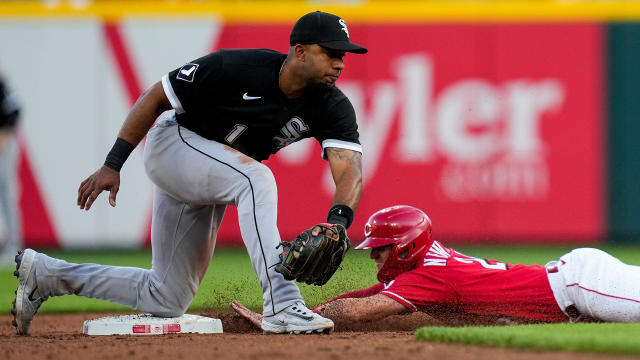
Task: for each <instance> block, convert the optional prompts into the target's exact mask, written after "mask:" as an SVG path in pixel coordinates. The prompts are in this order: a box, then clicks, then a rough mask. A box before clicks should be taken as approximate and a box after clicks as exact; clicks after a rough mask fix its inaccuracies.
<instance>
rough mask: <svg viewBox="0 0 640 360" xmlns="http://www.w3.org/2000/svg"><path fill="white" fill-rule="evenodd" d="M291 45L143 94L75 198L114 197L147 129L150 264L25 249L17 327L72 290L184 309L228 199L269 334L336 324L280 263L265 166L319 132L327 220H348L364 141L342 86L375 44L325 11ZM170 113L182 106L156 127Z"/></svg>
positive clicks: (219, 62)
mask: <svg viewBox="0 0 640 360" xmlns="http://www.w3.org/2000/svg"><path fill="white" fill-rule="evenodd" d="M290 45H291V47H290V48H289V53H288V54H281V53H278V52H276V51H272V50H265V49H260V50H220V51H217V52H214V53H212V54H209V55H206V56H204V57H202V58H199V59H197V60H194V61H191V62H189V63H187V64H185V65H183V66H182V67H180V68H179V69H176V70H174V71H171V72H170V73H168V74H167V75H165V76H164V77H163V78H162V80H161V81H159V82H157V83H156V84H155V85H153V86H152V87H151V88H150V89H148V90H147V91H146V92H145V93H144V94H143V95H142V96H141V97H140V98H139V99H138V101H137V102H136V104H135V105H134V106H133V108H132V109H131V111H130V113H129V115H128V116H127V118H126V121H125V123H124V125H123V126H122V128H121V130H120V133H119V135H118V138H117V140H116V142H115V144H114V146H113V148H112V150H111V151H110V152H109V154H108V156H107V159H106V161H105V164H104V166H102V167H101V168H100V169H99V170H98V171H96V172H95V173H94V174H93V175H91V176H89V177H88V178H87V179H86V180H85V181H83V182H82V184H81V185H80V188H79V189H78V205H79V207H80V208H81V209H86V210H89V209H90V207H91V205H92V204H93V202H94V201H95V200H96V198H97V197H98V195H99V194H100V193H101V192H102V191H103V190H108V191H109V192H110V195H109V203H110V204H111V205H112V206H115V205H116V194H117V192H118V187H119V185H120V174H119V171H120V168H121V167H122V165H123V163H124V162H125V160H126V159H127V157H128V156H129V154H130V153H131V152H132V150H133V149H134V148H135V146H136V145H137V144H138V143H139V142H140V141H141V140H142V138H143V137H144V136H145V135H147V142H146V146H145V151H144V163H145V168H146V171H147V174H148V175H149V177H150V178H151V180H152V181H153V183H154V200H153V220H152V229H151V243H152V250H153V263H152V268H151V270H146V269H138V268H125V267H111V266H101V265H93V264H70V263H67V262H65V261H62V260H58V259H53V258H51V257H48V256H46V255H44V254H41V253H36V252H35V251H33V250H30V249H27V250H25V251H24V252H23V253H21V254H20V255H19V256H17V257H16V262H17V263H18V271H17V272H18V276H19V286H18V292H17V297H16V304H15V307H14V309H13V312H14V314H15V323H16V324H15V326H16V327H17V330H18V333H27V331H28V328H29V325H30V324H31V320H32V318H33V316H34V315H35V313H36V311H37V308H38V307H39V306H40V304H41V303H42V302H43V301H45V300H46V299H47V298H48V297H49V296H57V295H64V294H77V295H82V296H87V297H92V298H100V299H105V300H109V301H113V302H116V303H120V304H124V305H127V306H129V307H131V308H134V309H138V310H141V311H144V312H148V313H151V314H154V315H156V316H163V317H174V316H180V315H182V314H184V312H185V311H186V309H187V308H188V306H189V304H190V303H191V301H192V299H193V297H194V295H195V293H196V291H197V290H198V287H199V285H200V282H201V281H202V278H203V276H204V274H205V273H206V270H207V267H208V266H209V262H210V260H211V256H212V254H213V249H214V247H215V239H216V232H217V230H218V227H219V226H220V223H221V221H222V217H223V215H224V212H225V209H226V206H227V205H236V206H237V207H238V217H239V223H240V230H241V233H242V237H243V241H244V243H245V245H246V247H247V250H248V252H249V256H250V258H251V263H252V265H253V268H254V270H255V272H256V274H257V275H258V277H259V278H260V284H261V286H262V290H263V298H264V305H263V315H264V321H263V323H262V328H263V330H264V331H265V332H272V333H282V332H294V333H308V332H322V331H325V332H326V331H331V330H332V329H333V322H332V321H331V320H330V319H326V318H323V317H321V316H320V315H318V314H315V313H314V312H312V311H310V310H309V309H308V308H307V307H306V305H305V304H304V302H303V300H302V297H301V296H300V291H299V290H298V287H297V286H296V284H295V283H294V282H292V281H287V280H285V279H284V278H283V276H282V275H281V274H280V273H278V272H276V271H275V269H274V267H273V266H272V265H274V264H275V263H277V262H278V251H277V250H276V246H277V245H278V244H279V242H280V235H279V233H278V229H277V225H276V218H277V190H276V183H275V180H274V177H273V174H272V173H271V171H270V170H269V168H267V167H266V166H265V165H263V164H262V163H261V162H260V161H262V160H264V159H267V158H268V157H269V156H270V155H271V154H274V153H275V152H277V151H278V150H279V149H281V148H283V147H284V146H286V145H289V144H291V143H293V142H295V141H298V140H300V139H303V138H307V137H314V138H316V139H317V140H318V141H319V142H320V143H321V144H322V156H323V158H324V159H326V160H328V162H329V166H330V168H331V172H332V175H333V179H334V180H335V184H336V191H335V195H334V198H333V203H332V206H331V208H330V210H329V214H328V216H327V222H328V223H331V224H339V225H342V226H344V227H345V228H348V227H349V225H350V224H351V222H352V220H353V212H354V211H355V209H356V208H357V206H358V202H359V201H360V196H361V192H362V174H361V152H362V147H361V145H360V143H359V140H358V131H357V125H356V119H355V112H354V109H353V107H352V105H351V103H350V102H349V99H347V97H346V96H345V95H344V94H343V93H342V92H341V91H340V90H339V89H338V88H336V87H335V82H336V80H338V78H339V77H340V74H341V73H342V71H343V69H344V63H343V61H342V58H343V56H344V55H345V53H346V52H353V53H361V54H362V53H366V51H367V50H366V49H365V48H363V47H361V46H359V45H356V44H354V43H352V42H350V41H349V30H348V29H347V25H346V23H345V22H344V20H342V19H340V18H339V17H337V16H335V15H332V14H328V13H324V12H313V13H309V14H306V15H304V16H303V17H301V18H300V19H299V20H298V22H297V23H296V24H295V26H294V27H293V30H292V31H291V37H290ZM166 110H175V111H174V113H175V114H173V113H172V114H171V115H170V116H166V117H164V118H161V119H160V120H159V121H158V123H157V125H156V126H154V127H153V128H152V129H151V130H149V129H150V128H151V126H152V124H153V123H154V121H155V120H156V118H158V116H160V115H161V114H162V113H163V112H165V111H166ZM336 226H337V225H336ZM316 231H319V228H318V230H316Z"/></svg>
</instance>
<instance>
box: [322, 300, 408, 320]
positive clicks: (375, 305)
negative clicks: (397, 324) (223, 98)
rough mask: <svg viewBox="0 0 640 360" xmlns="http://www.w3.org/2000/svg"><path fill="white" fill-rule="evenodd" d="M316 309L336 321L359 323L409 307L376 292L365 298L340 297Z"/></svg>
mask: <svg viewBox="0 0 640 360" xmlns="http://www.w3.org/2000/svg"><path fill="white" fill-rule="evenodd" d="M315 310H317V311H318V312H319V313H320V315H322V316H324V317H327V318H329V319H333V320H334V321H338V322H345V323H359V322H366V321H375V320H380V319H384V318H386V317H387V316H391V315H397V314H401V313H404V312H406V311H407V308H406V307H405V306H404V305H402V304H400V303H399V302H397V301H395V300H393V299H391V298H389V297H387V296H384V295H382V294H376V295H373V296H369V297H364V298H345V299H338V300H335V301H331V302H329V303H327V304H324V305H320V306H318V307H316V309H315Z"/></svg>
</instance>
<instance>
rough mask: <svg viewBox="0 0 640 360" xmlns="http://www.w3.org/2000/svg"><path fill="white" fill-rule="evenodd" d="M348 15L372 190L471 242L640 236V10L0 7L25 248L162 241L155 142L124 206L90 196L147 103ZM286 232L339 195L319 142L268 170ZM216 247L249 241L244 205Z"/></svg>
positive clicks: (348, 5) (186, 4) (289, 151)
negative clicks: (153, 174) (304, 18)
mask: <svg viewBox="0 0 640 360" xmlns="http://www.w3.org/2000/svg"><path fill="white" fill-rule="evenodd" d="M314 10H323V11H328V12H332V13H335V14H338V15H339V16H341V17H343V18H344V19H345V20H346V22H347V24H348V25H349V34H350V35H351V39H352V40H353V41H354V42H356V43H359V44H362V45H364V46H366V47H368V48H369V53H368V54H367V55H364V56H358V55H351V54H349V55H347V56H346V58H345V63H346V70H345V72H344V73H343V76H342V78H341V80H339V82H338V86H339V87H340V88H341V89H342V90H343V91H344V92H345V93H346V94H347V95H348V96H349V98H350V99H351V102H352V103H353V104H354V107H355V109H356V112H357V115H358V122H359V126H360V134H361V142H362V144H363V146H364V151H365V153H364V156H363V169H364V176H365V179H364V181H365V184H364V194H363V198H362V201H361V205H360V208H359V209H358V211H357V213H356V218H355V222H354V225H353V227H352V228H351V230H350V234H351V236H352V238H353V240H354V242H359V241H360V240H361V238H362V234H361V229H362V227H363V225H364V223H365V222H366V220H367V217H368V216H369V215H370V214H371V213H372V212H373V211H375V210H377V209H379V208H382V207H386V206H390V205H394V204H408V205H414V206H417V207H420V208H422V209H424V210H425V211H426V212H427V213H428V214H429V215H430V216H431V218H432V220H433V222H434V224H435V226H434V229H435V230H434V231H435V236H436V238H438V239H447V240H449V241H453V242H459V243H596V242H600V241H627V242H629V241H631V242H635V241H640V240H638V239H639V237H638V235H639V234H640V189H639V187H638V185H637V181H638V180H637V179H639V178H640V161H639V157H640V145H639V143H638V141H637V138H638V136H639V135H640V104H639V101H638V94H639V93H640V85H639V83H640V70H638V69H639V65H638V64H640V36H639V35H640V22H636V21H637V20H638V21H640V2H621V1H606V2H599V1H589V2H579V1H576V2H573V1H571V2H565V1H563V2H554V1H500V2H494V1H479V2H467V1H435V2H434V1H393V2H391V1H342V2H324V1H313V2H304V1H277V2H274V1H120V2H118V1H106V0H103V1H42V2H37V1H20V2H11V1H4V2H0V72H2V73H3V74H4V75H5V77H6V78H7V79H8V80H9V83H10V84H11V85H12V87H13V88H14V89H15V90H16V92H17V93H18V95H19V97H20V100H21V103H22V106H23V116H22V122H21V128H20V133H19V139H20V149H21V160H20V170H19V178H20V184H21V193H20V211H21V213H22V219H23V224H22V226H23V233H24V237H25V242H26V245H27V246H40V247H42V246H54V247H64V248H74V247H105V246H107V247H113V246H115V247H139V246H143V245H145V244H148V241H149V225H150V219H151V218H150V209H151V192H152V186H151V184H150V182H149V180H148V179H147V177H146V175H145V173H144V168H143V165H142V159H141V155H142V148H143V144H142V145H141V146H139V147H138V149H137V150H136V152H134V154H133V155H132V156H131V157H130V159H129V160H128V161H127V163H126V165H125V166H124V168H123V170H122V172H121V174H122V184H121V188H120V192H119V194H118V206H117V207H116V208H111V207H109V206H108V204H107V201H106V196H105V194H103V195H102V196H101V198H100V199H99V200H98V201H97V202H96V204H95V205H94V207H93V208H92V209H91V211H89V212H84V211H81V210H79V209H78V208H77V206H76V197H77V189H78V186H79V184H80V182H81V181H82V180H83V179H84V178H85V177H86V176H88V175H89V174H90V173H92V172H93V171H95V170H96V169H97V168H98V167H99V166H100V165H101V164H102V163H103V161H104V158H105V156H106V154H107V152H108V150H109V149H110V147H111V145H112V143H113V141H114V140H115V138H116V135H117V132H118V130H119V128H120V126H121V124H122V122H123V121H124V118H125V116H126V114H127V112H128V110H129V109H130V107H131V106H132V105H133V103H134V102H135V100H136V99H137V98H138V96H139V95H140V94H141V93H142V92H143V91H144V90H145V89H146V88H147V87H149V86H150V85H152V84H153V83H154V82H156V81H158V80H160V78H161V76H162V75H163V74H165V73H167V72H169V71H171V70H173V69H175V68H177V67H180V66H181V65H182V64H183V63H185V62H188V61H190V60H193V59H195V58H197V57H199V56H202V55H204V54H206V53H208V52H211V51H215V50H217V49H220V48H255V47H264V48H271V49H275V50H279V51H282V52H286V51H287V49H288V35H289V31H290V29H291V27H292V25H293V23H294V22H295V20H296V19H297V18H298V17H300V16H301V15H303V14H305V13H307V12H309V11H314ZM266 164H267V165H269V166H270V167H271V168H272V169H273V170H274V173H275V175H276V179H277V182H278V186H279V199H280V200H279V214H278V215H279V216H278V218H279V219H278V222H279V226H280V230H281V235H282V237H283V238H284V239H288V238H291V237H293V236H295V234H297V233H299V232H300V231H301V230H303V229H304V228H306V227H309V226H310V225H312V224H314V223H317V222H321V221H323V220H324V219H325V217H326V211H327V209H328V208H329V206H330V201H331V196H332V194H333V184H332V181H331V176H330V173H329V170H328V167H327V166H326V165H325V164H324V161H323V160H321V158H320V146H319V144H317V142H316V141H315V140H313V139H309V140H305V141H302V142H299V143H296V144H294V145H291V146H290V147H288V148H286V149H284V150H283V151H281V152H280V153H278V154H277V155H275V156H273V157H272V158H271V159H270V160H268V161H267V162H266ZM218 243H219V244H229V245H232V244H241V239H240V235H239V229H238V226H237V216H236V213H235V209H233V208H230V209H229V210H228V212H227V215H226V217H225V220H224V225H223V226H222V229H221V232H220V234H219V236H218Z"/></svg>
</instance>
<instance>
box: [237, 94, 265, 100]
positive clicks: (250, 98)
mask: <svg viewBox="0 0 640 360" xmlns="http://www.w3.org/2000/svg"><path fill="white" fill-rule="evenodd" d="M242 98H243V99H245V100H258V99H261V98H262V96H249V93H244V94H242Z"/></svg>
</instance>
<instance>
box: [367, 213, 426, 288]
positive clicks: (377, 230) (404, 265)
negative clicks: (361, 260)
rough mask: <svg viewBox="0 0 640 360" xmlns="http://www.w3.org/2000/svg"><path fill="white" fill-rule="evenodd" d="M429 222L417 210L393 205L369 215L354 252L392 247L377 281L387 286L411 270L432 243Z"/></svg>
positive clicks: (424, 215)
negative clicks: (362, 238) (362, 239)
mask: <svg viewBox="0 0 640 360" xmlns="http://www.w3.org/2000/svg"><path fill="white" fill-rule="evenodd" d="M431 227H432V225H431V220H430V219H429V217H428V216H427V214H425V213H424V212H422V211H421V210H420V209H416V208H414V207H413V206H407V205H397V206H392V207H388V208H386V209H382V210H380V211H378V212H376V213H375V214H373V215H371V217H370V218H369V220H368V221H367V224H366V225H365V226H364V235H365V236H366V238H365V240H364V241H363V242H362V243H361V244H359V245H358V246H356V247H355V249H357V250H362V249H371V248H377V247H380V246H385V245H390V244H393V245H395V246H394V247H393V248H392V249H391V251H390V252H389V257H388V258H387V260H386V261H385V263H384V265H382V268H380V271H378V280H380V281H381V282H383V283H387V282H389V281H391V280H393V278H395V277H396V276H398V275H400V274H401V273H403V272H405V271H409V270H411V269H413V268H414V267H415V265H416V263H417V262H418V260H419V259H420V258H421V257H422V255H423V254H424V253H425V252H426V251H427V250H429V248H430V247H431V244H432V243H433V238H432V236H431Z"/></svg>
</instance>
